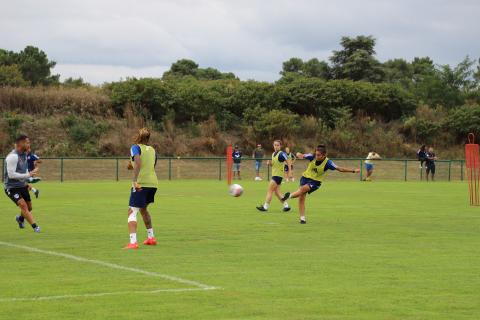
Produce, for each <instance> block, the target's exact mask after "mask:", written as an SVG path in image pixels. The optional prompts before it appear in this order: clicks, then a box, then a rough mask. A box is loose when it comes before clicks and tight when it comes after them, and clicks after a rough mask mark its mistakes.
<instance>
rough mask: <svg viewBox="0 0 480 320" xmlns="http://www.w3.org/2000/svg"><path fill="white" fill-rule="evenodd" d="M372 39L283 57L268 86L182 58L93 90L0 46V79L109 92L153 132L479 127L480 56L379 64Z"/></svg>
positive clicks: (120, 109)
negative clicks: (451, 61)
mask: <svg viewBox="0 0 480 320" xmlns="http://www.w3.org/2000/svg"><path fill="white" fill-rule="evenodd" d="M375 44H376V41H375V39H374V38H373V37H372V36H357V37H343V38H342V39H341V41H340V45H341V49H340V50H335V51H333V52H332V54H331V56H330V57H329V59H328V60H326V61H321V60H319V59H317V58H312V59H310V60H302V59H301V58H297V57H293V58H291V59H289V60H287V61H285V62H284V63H283V65H282V66H281V71H280V78H279V80H277V81H275V82H272V83H269V82H259V81H254V80H248V81H241V80H239V79H238V77H237V76H236V75H235V74H233V73H231V72H221V71H219V70H217V69H215V68H211V67H207V68H201V67H200V66H199V65H198V64H197V63H196V62H195V61H192V60H189V59H181V60H178V61H176V62H174V63H173V64H172V65H171V67H170V69H169V70H168V71H166V72H165V73H164V74H163V75H161V76H159V77H158V78H141V79H137V78H128V79H126V80H122V81H114V82H110V83H105V84H103V85H102V86H100V87H93V86H90V85H89V84H88V83H85V82H84V81H83V79H82V78H78V79H72V78H69V79H66V80H64V81H63V82H61V81H60V79H59V76H58V75H54V74H52V68H53V67H54V66H55V62H54V61H51V60H49V59H48V57H47V55H46V54H45V53H44V52H43V51H42V50H40V49H38V48H35V47H32V46H28V47H26V48H25V49H24V50H22V51H20V52H12V51H7V50H2V49H0V86H2V87H29V86H47V87H69V88H76V87H82V88H83V89H87V90H90V89H91V90H95V92H96V93H98V92H101V93H102V94H103V95H105V96H106V97H108V100H109V103H110V105H111V108H112V110H113V111H114V112H115V113H116V114H117V115H118V116H119V117H123V116H124V113H125V112H126V111H127V110H134V112H135V113H136V114H137V115H140V116H142V117H143V118H145V119H147V120H148V121H151V122H152V123H153V124H154V125H157V127H158V129H159V130H163V128H164V127H165V126H164V124H165V122H166V121H170V122H171V123H173V124H175V125H177V126H179V127H185V128H186V127H192V126H194V125H197V124H200V123H202V122H205V121H211V119H212V118H214V121H215V122H216V125H218V127H219V129H220V130H222V131H232V130H234V131H238V132H248V136H249V137H250V138H251V139H254V140H262V139H269V138H271V137H277V138H284V139H289V138H292V137H295V136H298V135H301V132H302V129H304V128H305V127H306V123H309V124H312V123H314V124H315V125H314V127H318V131H322V130H323V131H322V132H326V131H325V130H327V131H328V130H330V131H329V132H333V131H332V130H335V129H336V128H342V130H343V131H348V130H357V131H358V130H363V129H365V128H363V129H362V128H358V123H365V126H366V123H370V124H371V123H372V121H376V123H377V124H382V125H383V124H387V125H389V127H390V129H389V130H395V131H396V132H397V133H398V134H400V135H402V136H403V137H404V140H405V141H431V142H432V143H436V141H438V140H435V136H438V135H441V136H442V139H443V140H444V141H448V142H449V143H455V142H459V141H461V140H462V137H463V136H464V134H465V133H466V132H470V131H474V132H476V133H479V132H480V61H478V60H473V59H471V58H469V57H468V56H467V57H465V59H464V60H462V61H461V62H459V63H458V64H457V65H456V66H450V65H440V64H436V63H435V62H434V61H433V60H432V59H431V58H430V57H416V58H414V59H412V60H411V61H407V60H405V59H392V60H388V61H385V62H380V61H379V60H378V59H377V58H376V56H375V55H376V52H375ZM104 102H105V101H102V106H103V105H104ZM66 103H67V102H66ZM363 119H367V120H368V121H367V120H366V122H362V121H363ZM312 121H313V122H312ZM355 122H356V123H355ZM349 123H350V125H349ZM392 128H393V129H392ZM445 132H446V133H447V134H448V139H445V136H444V135H445ZM312 134H314V133H312ZM351 136H352V137H353V138H355V134H352V135H351Z"/></svg>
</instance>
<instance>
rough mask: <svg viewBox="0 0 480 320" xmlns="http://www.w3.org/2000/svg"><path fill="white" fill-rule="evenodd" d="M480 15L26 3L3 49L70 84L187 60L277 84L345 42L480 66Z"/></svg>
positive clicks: (367, 6) (293, 4)
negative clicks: (368, 40) (50, 64)
mask: <svg viewBox="0 0 480 320" xmlns="http://www.w3.org/2000/svg"><path fill="white" fill-rule="evenodd" d="M479 13H480V2H478V1H470V0H459V1H443V0H438V1H434V0H429V1H412V0H404V1H388V0H387V1H381V0H370V1H355V0H343V1H313V0H297V1H293V0H292V1H286V0H277V1H275V0H264V1H253V0H245V1H215V0H199V1H193V0H192V1H187V0H181V1H153V0H142V1H132V0H128V1H126V0H121V1H119V0H117V1H115V0H102V1H93V0H83V1H56V0H47V1H33V0H32V1H25V0H23V1H15V2H8V3H4V4H3V5H2V10H1V11H0V30H1V31H0V47H2V48H6V49H10V50H19V49H21V48H23V47H24V46H25V45H28V44H33V45H36V46H38V47H40V48H42V49H44V50H45V51H46V52H47V53H48V54H49V56H50V57H51V58H53V59H54V60H56V61H57V62H58V63H59V68H57V69H58V70H60V71H61V73H62V75H66V74H77V73H79V72H80V71H81V70H82V69H83V70H85V73H86V74H85V75H84V77H85V78H86V79H87V80H88V81H92V82H102V74H104V77H103V80H112V78H115V77H117V76H119V74H120V73H121V72H128V73H131V74H126V75H125V76H129V75H139V76H141V75H150V74H157V72H160V70H163V69H164V68H166V67H167V66H168V65H170V64H171V63H172V62H173V61H175V60H177V59H180V58H191V59H193V60H195V61H197V62H199V63H200V65H202V66H212V67H216V68H219V69H221V70H223V71H234V72H236V73H237V74H239V75H240V76H241V77H242V78H256V79H259V80H274V79H276V78H277V77H278V72H279V71H280V68H281V63H282V62H283V61H284V60H286V59H288V58H290V57H292V56H298V57H301V58H304V59H308V58H312V57H318V58H320V59H327V58H328V56H329V55H330V53H331V51H332V50H334V49H338V48H339V44H338V42H339V40H340V37H341V36H344V35H350V36H351V35H358V34H368V35H373V36H374V37H376V38H377V41H378V42H377V43H378V46H377V54H378V57H379V59H381V60H386V59H389V58H397V57H405V58H413V57H414V56H425V55H428V56H430V57H432V58H433V60H434V61H436V62H437V63H449V64H455V63H457V62H459V61H460V60H461V59H462V58H463V57H464V56H465V55H467V54H469V55H470V56H472V57H478V56H480V43H479V42H478V41H477V39H478V38H479V36H480V22H479V20H478V18H477V16H478V14H479ZM95 65H97V66H98V67H97V68H95ZM99 70H101V71H99ZM60 71H59V72H60ZM90 79H92V80H90Z"/></svg>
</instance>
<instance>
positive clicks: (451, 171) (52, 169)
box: [0, 157, 465, 182]
mask: <svg viewBox="0 0 480 320" xmlns="http://www.w3.org/2000/svg"><path fill="white" fill-rule="evenodd" d="M266 160H269V159H264V160H263V161H262V166H261V170H260V175H261V177H262V178H264V179H265V178H266V179H269V178H270V174H271V173H270V170H271V168H270V167H269V166H267V162H266ZM332 160H333V161H334V162H335V163H336V164H337V165H339V166H345V167H354V168H360V170H361V172H360V175H353V174H339V173H332V174H330V175H329V178H328V179H329V180H350V181H353V180H359V179H360V180H362V179H363V178H364V177H365V167H364V161H365V159H363V158H336V159H335V158H333V159H332ZM0 161H1V163H2V178H3V174H4V166H5V162H4V158H0ZM42 161H43V163H42V165H41V169H40V173H41V174H40V176H41V177H42V178H43V179H44V180H48V181H62V182H63V181H73V180H116V181H119V180H127V179H131V176H132V173H131V172H130V171H128V170H127V161H128V158H126V157H125V158H124V157H117V158H88V157H86V158H42ZM306 165H307V162H306V161H304V160H297V161H296V162H295V163H294V165H293V167H294V176H295V177H297V178H298V177H300V176H301V174H302V172H303V170H305V167H306ZM374 165H375V169H374V173H373V179H375V180H385V181H420V180H423V179H425V169H421V168H420V162H419V161H418V160H412V159H383V160H378V161H375V162H374ZM464 168H465V161H464V160H437V161H436V174H435V179H436V180H440V181H462V180H463V179H464ZM155 170H156V172H157V175H158V178H159V179H161V180H178V179H216V180H224V179H225V177H226V161H225V158H224V157H211V158H199V157H181V158H180V157H159V158H158V159H157V165H156V167H155ZM241 176H242V179H253V178H254V177H255V159H243V160H242V163H241ZM2 180H3V179H2Z"/></svg>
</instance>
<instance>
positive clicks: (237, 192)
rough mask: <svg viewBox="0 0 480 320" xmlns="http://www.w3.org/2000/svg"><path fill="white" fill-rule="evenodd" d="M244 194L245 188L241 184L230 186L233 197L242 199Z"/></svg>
mask: <svg viewBox="0 0 480 320" xmlns="http://www.w3.org/2000/svg"><path fill="white" fill-rule="evenodd" d="M242 193H243V188H242V186H241V185H239V184H232V185H231V186H230V195H231V196H233V197H240V196H241V195H242Z"/></svg>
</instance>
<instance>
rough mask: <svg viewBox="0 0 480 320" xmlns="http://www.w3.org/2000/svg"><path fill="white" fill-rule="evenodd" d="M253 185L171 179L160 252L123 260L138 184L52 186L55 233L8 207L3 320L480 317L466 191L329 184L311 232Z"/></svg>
mask: <svg viewBox="0 0 480 320" xmlns="http://www.w3.org/2000/svg"><path fill="white" fill-rule="evenodd" d="M241 184H242V185H243V186H244V189H245V192H244V195H243V196H242V197H240V198H232V197H230V196H229V195H228V192H227V191H228V188H227V186H226V184H225V182H218V181H199V180H196V181H195V180H192V181H172V182H168V181H162V182H161V183H160V187H159V191H158V193H157V198H156V203H155V204H154V205H153V206H152V207H151V209H150V211H151V213H152V216H153V222H154V227H155V231H156V235H157V239H158V240H159V245H158V246H156V247H144V246H143V245H142V246H141V247H140V249H139V250H138V251H124V250H122V247H123V246H124V245H125V244H126V243H127V240H128V239H127V238H128V233H127V228H126V220H127V216H126V210H127V202H128V196H129V184H128V182H120V183H110V182H78V183H75V182H68V183H63V184H61V183H49V182H42V183H40V184H38V185H37V186H38V187H39V188H40V189H41V195H40V199H38V200H36V199H34V200H33V201H34V207H35V209H34V213H35V215H36V217H37V220H38V222H39V225H40V226H41V227H42V231H43V233H41V234H34V233H33V231H32V230H31V228H30V227H27V228H26V229H25V230H19V229H18V227H17V225H16V223H15V221H14V216H15V214H16V213H17V210H16V208H15V207H14V206H13V204H12V203H10V200H9V199H8V198H7V197H6V196H2V197H0V205H1V208H2V212H1V214H0V225H1V232H0V242H1V244H0V271H1V281H0V319H2V320H3V319H16V320H18V319H49V320H51V319H62V320H65V319H116V320H119V319H369V320H371V319H435V320H438V319H478V318H479V315H480V208H472V207H469V206H468V205H467V200H468V199H467V186H466V184H465V183H454V182H452V183H446V182H443V183H429V184H427V183H419V182H415V183H414V182H406V183H405V182H373V183H361V182H336V181H326V182H325V184H324V185H323V186H322V188H320V190H319V191H317V192H315V193H314V194H312V195H310V196H309V197H308V199H307V219H308V224H307V225H300V224H299V223H298V212H297V203H296V202H292V203H291V204H292V207H293V210H292V212H290V213H283V212H281V210H280V209H281V206H280V204H279V203H278V201H276V200H274V201H273V202H272V206H271V209H270V212H269V213H267V214H262V213H259V212H257V211H256V209H255V206H256V205H257V204H260V203H262V202H263V200H264V195H265V189H266V183H265V182H260V183H254V182H253V181H241ZM296 187H297V183H294V184H292V183H289V184H284V185H283V186H282V189H283V191H286V190H293V189H295V188H296ZM145 236H146V235H145V228H144V227H143V225H141V227H140V229H139V240H140V241H143V239H144V238H145ZM7 244H13V245H20V246H28V247H32V248H36V249H40V250H44V251H37V252H35V251H28V250H24V248H16V247H12V246H9V245H7ZM48 252H50V253H53V254H67V255H71V256H59V255H52V254H49V253H48ZM72 257H80V258H84V259H88V261H87V260H75V259H73V258H72ZM92 261H93V262H92ZM98 262H101V263H108V264H107V265H101V264H98ZM137 269H138V270H137ZM141 271H146V273H145V272H143V273H142V272H141ZM156 275H160V276H156ZM165 275H167V276H172V277H178V278H181V279H186V280H191V281H195V282H199V283H201V284H204V285H205V286H212V287H215V288H216V289H215V290H202V288H200V287H198V286H195V285H192V284H189V283H182V282H178V281H176V280H175V279H167V278H165V277H164V276H165ZM183 289H186V290H183ZM190 290H191V291H190ZM55 297H56V298H55ZM21 298H25V299H26V300H20V299H21ZM35 299H37V300H35Z"/></svg>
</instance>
